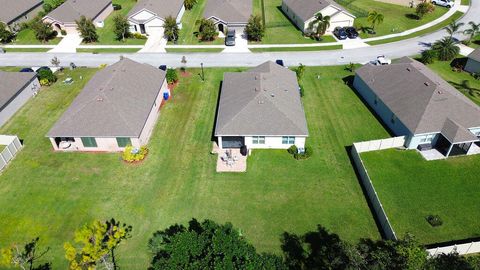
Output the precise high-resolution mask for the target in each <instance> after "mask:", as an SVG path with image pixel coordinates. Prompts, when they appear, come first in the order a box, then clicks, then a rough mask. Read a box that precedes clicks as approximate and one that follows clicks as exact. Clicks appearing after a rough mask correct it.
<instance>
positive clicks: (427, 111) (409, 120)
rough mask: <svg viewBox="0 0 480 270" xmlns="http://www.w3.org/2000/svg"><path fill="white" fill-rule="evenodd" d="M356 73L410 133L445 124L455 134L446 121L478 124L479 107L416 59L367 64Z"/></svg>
mask: <svg viewBox="0 0 480 270" xmlns="http://www.w3.org/2000/svg"><path fill="white" fill-rule="evenodd" d="M357 76H359V77H360V78H361V79H362V80H363V81H364V82H365V83H366V84H367V85H368V86H369V88H370V89H371V90H372V91H373V92H374V93H375V94H376V95H377V96H378V98H379V99H380V100H382V102H383V103H384V104H386V105H387V107H389V108H390V110H391V111H392V112H393V113H394V114H395V115H396V116H397V118H398V119H399V120H400V121H401V122H402V123H403V124H404V125H405V126H406V127H407V128H408V129H409V130H410V132H412V134H422V133H435V132H441V131H442V130H443V129H444V128H446V130H452V132H451V133H450V134H454V133H455V134H456V132H457V131H456V130H455V128H453V125H451V124H450V123H446V122H448V121H451V122H453V123H455V124H456V125H457V126H458V127H459V128H457V129H461V127H464V129H468V128H472V127H480V108H479V107H478V106H477V105H476V104H475V103H473V102H472V101H471V100H469V99H468V98H467V97H465V96H464V95H463V94H461V93H460V92H459V91H458V90H456V89H455V88H453V87H452V86H451V85H450V84H448V83H447V82H446V81H445V80H443V79H442V78H440V76H438V75H437V74H435V73H434V72H433V71H431V70H430V69H428V68H427V67H426V66H424V65H423V64H421V63H420V62H418V61H415V60H412V59H410V58H408V57H404V58H402V59H400V61H399V62H398V63H394V64H391V65H388V66H374V65H371V64H367V65H364V66H363V67H361V68H359V69H358V70H357ZM447 119H448V121H447ZM462 136H463V135H462ZM450 137H452V138H455V137H456V135H452V136H450Z"/></svg>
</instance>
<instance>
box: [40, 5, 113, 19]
mask: <svg viewBox="0 0 480 270" xmlns="http://www.w3.org/2000/svg"><path fill="white" fill-rule="evenodd" d="M111 3H112V0H95V1H91V0H67V1H66V2H65V3H63V4H62V5H60V6H59V7H57V8H56V9H54V10H53V11H51V12H50V13H48V15H47V17H50V18H53V19H55V20H56V21H59V22H61V23H75V21H76V20H79V19H80V17H81V16H82V15H83V16H85V17H86V18H87V19H95V18H96V17H97V16H98V15H100V13H102V11H103V10H104V9H105V8H107V7H108V6H109V5H110V4H111Z"/></svg>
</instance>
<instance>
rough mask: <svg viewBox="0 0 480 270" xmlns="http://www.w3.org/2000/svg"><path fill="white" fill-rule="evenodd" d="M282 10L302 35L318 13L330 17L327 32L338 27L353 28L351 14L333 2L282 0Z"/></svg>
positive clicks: (322, 0) (327, 0) (329, 0)
mask: <svg viewBox="0 0 480 270" xmlns="http://www.w3.org/2000/svg"><path fill="white" fill-rule="evenodd" d="M282 10H283V13H285V14H286V15H287V16H288V18H290V20H291V21H292V22H293V23H294V24H295V25H296V26H297V27H298V28H299V29H300V30H301V31H302V32H303V33H308V32H309V27H310V23H311V22H312V21H314V20H315V15H316V14H318V13H321V14H322V15H323V16H330V27H329V28H328V29H327V32H332V31H333V30H334V29H335V27H338V26H340V27H348V26H353V22H354V20H355V16H354V15H353V14H351V13H350V12H348V11H347V10H346V9H345V8H343V7H342V6H340V5H339V4H337V3H335V2H334V1H333V0H283V2H282Z"/></svg>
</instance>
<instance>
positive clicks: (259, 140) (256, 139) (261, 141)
mask: <svg viewBox="0 0 480 270" xmlns="http://www.w3.org/2000/svg"><path fill="white" fill-rule="evenodd" d="M252 143H253V144H265V137H264V136H253V137H252Z"/></svg>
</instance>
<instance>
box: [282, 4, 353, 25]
mask: <svg viewBox="0 0 480 270" xmlns="http://www.w3.org/2000/svg"><path fill="white" fill-rule="evenodd" d="M283 2H284V3H285V5H287V6H288V8H289V9H290V10H292V11H293V12H294V13H295V14H296V15H297V16H298V17H300V19H302V21H304V22H305V21H308V20H309V19H311V18H313V16H315V14H317V13H318V12H320V11H322V10H323V9H325V8H326V7H328V6H330V5H332V6H334V7H336V8H338V9H339V10H341V11H343V12H346V13H348V14H350V13H349V12H348V11H347V10H346V9H345V8H343V7H342V6H340V5H339V4H337V3H335V2H334V1H333V0H283ZM352 16H353V15H352Z"/></svg>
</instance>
